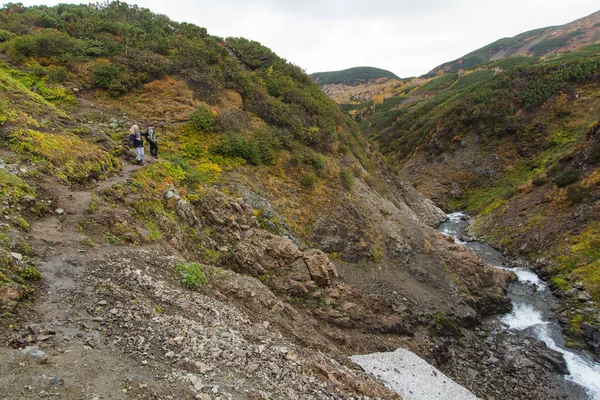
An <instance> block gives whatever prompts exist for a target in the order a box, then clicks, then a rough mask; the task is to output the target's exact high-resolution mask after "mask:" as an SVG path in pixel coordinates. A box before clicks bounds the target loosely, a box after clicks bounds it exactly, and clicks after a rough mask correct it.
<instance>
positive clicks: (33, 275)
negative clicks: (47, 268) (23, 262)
mask: <svg viewBox="0 0 600 400" xmlns="http://www.w3.org/2000/svg"><path fill="white" fill-rule="evenodd" d="M19 275H21V278H23V279H26V280H29V281H39V280H40V279H42V274H41V273H40V271H39V270H38V269H37V268H36V267H27V268H24V269H21V270H19Z"/></svg>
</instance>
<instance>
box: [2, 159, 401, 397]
mask: <svg viewBox="0 0 600 400" xmlns="http://www.w3.org/2000/svg"><path fill="white" fill-rule="evenodd" d="M148 162H149V163H152V162H154V160H148ZM139 168H140V167H139V166H136V165H131V164H127V163H125V162H123V169H122V171H121V172H120V173H119V174H118V175H115V176H113V177H110V178H109V179H107V180H105V181H103V182H100V183H95V184H93V185H91V186H90V187H89V188H85V189H78V190H71V188H69V187H67V186H65V185H63V184H61V183H60V182H58V181H53V182H47V183H45V184H44V188H43V190H44V193H45V194H47V195H49V196H50V197H51V198H53V199H57V200H56V201H55V203H54V204H52V208H53V209H58V208H62V209H63V210H64V213H58V214H57V213H56V212H55V214H53V215H51V216H48V217H45V218H42V219H40V220H37V221H34V222H32V224H31V231H30V232H29V235H30V239H32V243H35V247H36V249H35V250H36V253H37V254H39V256H37V258H36V259H35V260H34V261H35V263H36V265H37V267H38V268H39V270H40V272H41V273H42V276H43V279H42V283H41V284H40V286H39V287H38V288H37V291H36V294H35V300H34V301H33V302H32V303H30V304H22V305H21V306H20V309H19V314H18V316H17V317H15V319H13V320H12V324H13V326H12V327H11V328H10V329H8V330H7V329H6V327H1V328H0V338H1V339H2V340H3V341H4V342H5V343H7V344H11V346H7V347H4V348H0V400H9V399H10V400H13V399H38V398H61V399H68V400H75V399H98V400H99V399H164V400H174V399H201V400H211V399H213V400H218V399H240V400H241V399H256V400H259V399H274V398H277V399H289V398H294V399H316V398H318V399H359V398H363V395H362V394H357V392H360V393H364V395H368V396H369V397H370V398H382V399H392V398H398V396H397V395H395V394H393V393H391V392H389V391H388V390H387V389H384V388H383V387H382V386H381V385H380V384H378V383H375V380H374V379H373V378H372V377H370V376H368V375H366V374H364V373H363V372H360V371H358V370H355V369H349V368H348V367H347V366H343V365H341V364H340V363H338V362H337V361H335V360H334V359H332V358H331V357H330V356H328V355H326V354H323V353H320V352H316V351H314V349H307V348H305V347H304V346H301V345H299V344H298V343H296V342H295V341H293V340H292V339H289V338H287V337H285V336H283V335H282V334H281V333H280V332H279V331H278V330H277V329H275V328H274V327H273V326H271V325H270V323H269V322H267V321H265V320H261V319H257V318H256V317H255V316H251V314H247V313H246V311H244V310H243V309H240V308H239V307H237V306H236V305H235V304H232V303H231V302H229V301H227V298H226V297H225V296H223V295H222V294H220V295H219V296H215V295H214V293H213V294H212V295H210V296H209V295H208V294H209V292H210V290H209V289H207V290H201V291H192V290H189V289H185V288H184V287H183V286H182V285H181V284H180V282H179V280H178V278H176V277H175V276H174V274H173V271H174V269H175V265H176V264H177V262H178V261H179V257H178V254H177V253H176V251H175V250H173V249H169V248H168V246H167V245H165V247H160V246H161V245H159V244H146V245H139V246H137V245H136V246H135V247H129V246H115V245H110V244H108V243H98V244H95V245H94V246H88V245H86V241H85V238H86V236H85V232H82V231H81V230H80V227H81V225H82V223H84V222H85V221H86V220H88V219H89V218H90V214H89V208H90V203H91V202H92V201H94V198H95V197H96V196H99V195H101V193H102V191H103V190H105V189H106V188H108V187H110V186H112V185H115V184H118V183H126V182H127V181H128V180H129V179H130V178H131V176H132V174H133V173H134V172H135V171H136V170H137V169H139ZM205 267H206V269H205V273H207V274H212V275H210V276H211V277H212V278H211V279H218V280H221V282H222V284H223V285H225V286H226V287H232V288H238V290H240V291H242V292H244V293H245V291H247V292H248V293H250V292H251V294H249V295H251V296H256V293H255V291H258V292H261V294H260V298H261V299H263V300H264V301H265V302H267V303H269V306H268V307H266V308H265V310H264V312H265V313H267V314H268V313H272V312H276V311H273V310H280V309H283V308H284V305H283V303H281V301H280V300H278V299H277V298H276V297H275V296H274V295H273V294H272V293H271V292H270V291H269V290H268V289H267V288H266V287H265V286H264V285H262V284H260V283H259V282H258V280H255V279H251V278H248V277H244V276H240V275H236V274H234V273H232V272H228V271H225V270H221V269H219V268H216V267H213V266H205ZM223 282H225V283H223ZM246 286H247V288H246ZM244 288H245V289H244ZM267 300H268V301H267ZM273 304H275V306H274V305H273ZM356 382H359V383H356Z"/></svg>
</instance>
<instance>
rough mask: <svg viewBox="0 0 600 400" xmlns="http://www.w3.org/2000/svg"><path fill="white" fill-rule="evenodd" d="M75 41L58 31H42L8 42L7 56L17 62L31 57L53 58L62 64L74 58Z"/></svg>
mask: <svg viewBox="0 0 600 400" xmlns="http://www.w3.org/2000/svg"><path fill="white" fill-rule="evenodd" d="M72 51H73V39H72V38H71V37H70V36H69V35H68V34H67V33H64V32H60V31H58V30H56V29H40V30H36V31H33V32H32V33H30V34H27V35H23V36H17V37H15V38H13V39H11V40H10V41H8V42H7V45H6V54H7V55H8V56H9V57H10V58H12V59H13V60H15V61H17V62H23V61H24V60H25V59H26V58H29V57H44V58H51V59H54V60H56V61H58V62H60V63H62V62H66V61H68V60H69V58H70V57H72V53H71V52H72Z"/></svg>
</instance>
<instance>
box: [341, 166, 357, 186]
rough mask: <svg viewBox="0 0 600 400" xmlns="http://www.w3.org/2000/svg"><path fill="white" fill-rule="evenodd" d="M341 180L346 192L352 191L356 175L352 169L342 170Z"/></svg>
mask: <svg viewBox="0 0 600 400" xmlns="http://www.w3.org/2000/svg"><path fill="white" fill-rule="evenodd" d="M340 179H341V181H342V186H343V187H344V188H345V189H346V190H352V187H353V186H354V173H353V172H352V169H350V168H342V169H341V170H340Z"/></svg>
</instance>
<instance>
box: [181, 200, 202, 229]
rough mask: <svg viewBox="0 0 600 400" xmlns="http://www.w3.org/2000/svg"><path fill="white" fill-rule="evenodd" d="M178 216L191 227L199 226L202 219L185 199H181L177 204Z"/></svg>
mask: <svg viewBox="0 0 600 400" xmlns="http://www.w3.org/2000/svg"><path fill="white" fill-rule="evenodd" d="M175 212H176V213H177V216H178V217H179V218H181V219H182V220H183V221H184V222H185V223H186V224H188V225H189V226H191V227H199V226H200V221H199V220H198V217H197V216H196V213H195V212H194V207H193V206H192V205H191V204H190V203H188V202H187V201H185V200H179V201H178V202H177V205H176V206H175Z"/></svg>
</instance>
